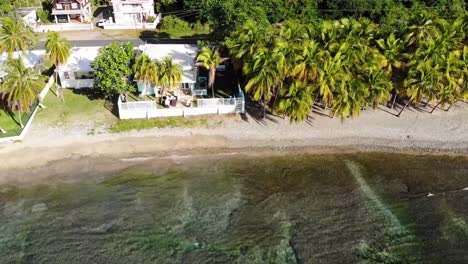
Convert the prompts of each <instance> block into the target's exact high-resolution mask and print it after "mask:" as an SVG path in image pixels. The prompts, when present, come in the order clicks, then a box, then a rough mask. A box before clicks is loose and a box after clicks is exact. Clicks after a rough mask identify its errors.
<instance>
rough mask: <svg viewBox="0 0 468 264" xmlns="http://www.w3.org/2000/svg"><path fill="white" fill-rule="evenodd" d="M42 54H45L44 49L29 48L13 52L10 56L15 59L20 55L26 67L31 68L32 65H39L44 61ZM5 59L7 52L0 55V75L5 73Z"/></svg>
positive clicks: (6, 58)
mask: <svg viewBox="0 0 468 264" xmlns="http://www.w3.org/2000/svg"><path fill="white" fill-rule="evenodd" d="M44 54H45V50H31V51H25V52H23V53H21V52H14V53H13V55H12V57H13V58H15V59H17V58H19V57H20V55H21V59H22V61H23V64H24V65H25V66H26V67H28V68H32V67H34V66H40V64H42V63H44ZM7 60H8V54H7V53H3V54H1V55H0V76H4V75H5V67H4V65H5V64H6V62H7Z"/></svg>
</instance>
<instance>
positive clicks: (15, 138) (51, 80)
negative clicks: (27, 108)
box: [0, 75, 55, 143]
mask: <svg viewBox="0 0 468 264" xmlns="http://www.w3.org/2000/svg"><path fill="white" fill-rule="evenodd" d="M54 81H55V80H54V77H53V75H52V76H50V78H49V81H48V82H47V83H46V85H45V86H44V89H42V91H41V92H40V93H39V102H42V100H44V98H45V97H46V95H47V93H48V92H49V90H50V87H51V86H52V84H54ZM38 110H39V105H37V106H36V108H35V109H34V112H33V113H32V115H31V116H30V117H29V120H28V122H27V123H26V125H25V126H24V128H23V130H22V131H21V133H20V134H19V135H18V136H13V137H5V138H0V143H2V142H14V141H18V140H23V139H24V137H25V136H26V134H27V133H28V131H29V128H30V127H31V124H32V122H33V120H34V117H35V116H36V113H37V111H38Z"/></svg>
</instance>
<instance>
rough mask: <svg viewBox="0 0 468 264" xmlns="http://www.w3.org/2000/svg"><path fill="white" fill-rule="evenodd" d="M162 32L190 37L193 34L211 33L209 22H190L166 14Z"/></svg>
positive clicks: (171, 35)
mask: <svg viewBox="0 0 468 264" xmlns="http://www.w3.org/2000/svg"><path fill="white" fill-rule="evenodd" d="M159 32H161V33H166V34H168V35H169V36H170V37H189V36H193V35H203V34H210V28H209V27H208V25H207V24H205V25H204V24H202V23H201V22H200V21H197V22H195V23H194V24H190V23H189V22H187V21H185V20H182V19H180V18H178V17H175V16H166V17H164V18H163V19H162V21H161V28H160V30H159Z"/></svg>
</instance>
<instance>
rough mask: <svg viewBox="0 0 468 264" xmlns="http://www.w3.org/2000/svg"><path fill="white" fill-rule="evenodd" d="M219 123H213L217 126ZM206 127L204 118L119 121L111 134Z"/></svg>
mask: <svg viewBox="0 0 468 264" xmlns="http://www.w3.org/2000/svg"><path fill="white" fill-rule="evenodd" d="M219 124H220V123H215V125H219ZM203 126H204V127H208V126H209V124H208V119H207V118H206V117H181V116H180V117H168V118H157V119H149V120H146V119H128V120H119V121H118V122H117V123H116V124H114V125H113V126H112V127H111V131H112V132H113V133H120V132H128V131H131V130H138V131H139V130H143V129H151V128H155V127H157V128H166V127H183V128H190V127H203Z"/></svg>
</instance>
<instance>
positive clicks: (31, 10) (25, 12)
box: [16, 7, 41, 28]
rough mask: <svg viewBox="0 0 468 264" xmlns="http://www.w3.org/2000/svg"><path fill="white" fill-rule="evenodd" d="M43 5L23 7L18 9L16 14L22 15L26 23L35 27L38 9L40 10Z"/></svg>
mask: <svg viewBox="0 0 468 264" xmlns="http://www.w3.org/2000/svg"><path fill="white" fill-rule="evenodd" d="M40 9H41V7H21V8H17V9H16V14H17V15H18V16H19V17H21V19H22V20H23V21H24V23H25V24H26V25H27V26H29V27H31V28H34V27H35V26H36V24H37V20H38V18H37V10H40Z"/></svg>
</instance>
